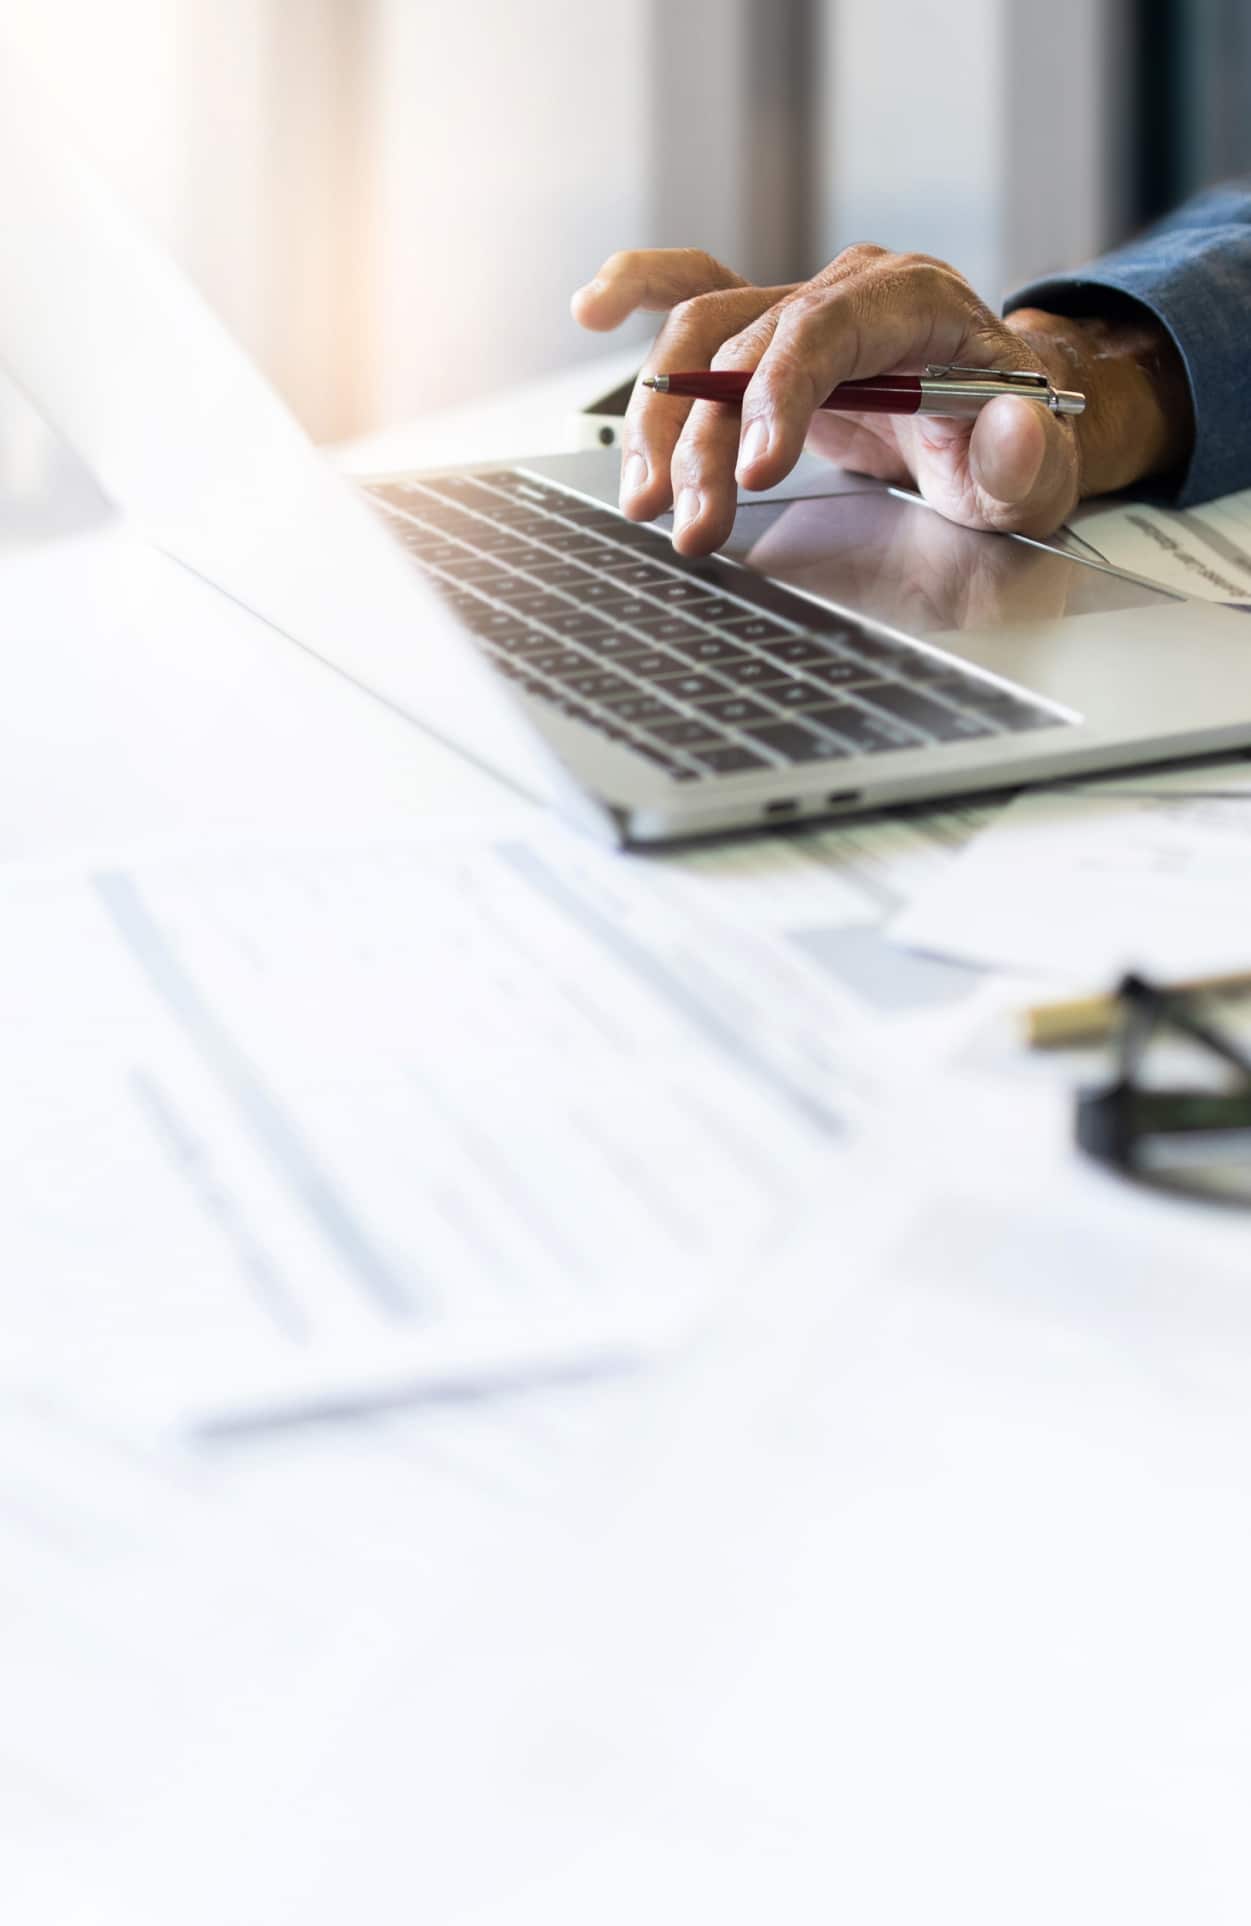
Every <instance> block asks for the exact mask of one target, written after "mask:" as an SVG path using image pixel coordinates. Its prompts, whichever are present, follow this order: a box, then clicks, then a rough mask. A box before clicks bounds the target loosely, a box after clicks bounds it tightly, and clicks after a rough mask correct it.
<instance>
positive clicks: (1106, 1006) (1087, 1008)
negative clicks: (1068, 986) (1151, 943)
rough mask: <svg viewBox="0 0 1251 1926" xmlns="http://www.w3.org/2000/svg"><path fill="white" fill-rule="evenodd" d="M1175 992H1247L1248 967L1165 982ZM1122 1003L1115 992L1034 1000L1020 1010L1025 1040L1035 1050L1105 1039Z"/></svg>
mask: <svg viewBox="0 0 1251 1926" xmlns="http://www.w3.org/2000/svg"><path fill="white" fill-rule="evenodd" d="M1164 987H1165V988H1166V989H1167V990H1168V991H1169V993H1171V994H1172V995H1175V996H1216V997H1221V996H1227V997H1236V996H1249V995H1251V970H1232V971H1229V972H1228V973H1227V974H1225V975H1224V976H1195V977H1191V978H1190V979H1189V980H1188V981H1186V982H1182V983H1170V984H1167V985H1165V986H1164ZM1121 1007H1122V1006H1121V1004H1120V1002H1119V1000H1118V999H1117V998H1116V997H1115V996H1107V995H1105V996H1079V997H1070V998H1068V999H1067V1000H1066V1001H1065V1002H1062V1003H1036V1004H1035V1005H1034V1007H1033V1009H1032V1010H1024V1011H1022V1013H1021V1016H1022V1022H1023V1024H1024V1028H1025V1041H1026V1042H1027V1043H1028V1044H1029V1045H1030V1047H1031V1048H1032V1049H1035V1050H1051V1049H1055V1048H1057V1047H1059V1046H1062V1045H1064V1044H1069V1043H1104V1042H1106V1041H1107V1039H1108V1038H1109V1037H1110V1036H1111V1035H1112V1034H1113V1032H1114V1030H1115V1029H1116V1025H1117V1021H1118V1019H1119V1016H1120V1012H1121Z"/></svg>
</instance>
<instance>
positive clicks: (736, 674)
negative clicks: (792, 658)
mask: <svg viewBox="0 0 1251 1926" xmlns="http://www.w3.org/2000/svg"><path fill="white" fill-rule="evenodd" d="M730 673H731V674H732V676H733V678H734V681H735V682H736V683H737V684H738V685H739V687H740V688H745V689H752V688H771V687H772V686H773V685H774V684H775V683H779V682H789V681H791V680H792V678H791V676H790V675H789V674H788V673H787V671H786V670H785V669H784V668H783V667H782V664H781V663H780V662H771V661H770V660H769V658H768V656H765V655H757V656H753V657H752V659H751V661H750V662H736V663H735V664H734V667H733V669H732V670H731V672H730Z"/></svg>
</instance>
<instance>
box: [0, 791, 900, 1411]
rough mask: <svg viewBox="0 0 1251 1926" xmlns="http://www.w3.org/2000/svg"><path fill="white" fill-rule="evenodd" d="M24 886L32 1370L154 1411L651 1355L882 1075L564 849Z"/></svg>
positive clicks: (19, 1163)
mask: <svg viewBox="0 0 1251 1926" xmlns="http://www.w3.org/2000/svg"><path fill="white" fill-rule="evenodd" d="M0 900H2V901H3V913H4V926H5V942H4V945H3V952H2V954H0V983H2V985H3V990H2V994H3V1001H4V1007H5V1009H6V1010H7V1011H8V1012H9V1023H8V1025H7V1029H8V1033H9V1041H8V1046H7V1048H6V1076H5V1086H4V1092H3V1096H2V1097H0V1158H2V1160H3V1165H4V1169H5V1173H6V1183H5V1186H4V1200H3V1203H2V1204H0V1220H2V1231H0V1234H2V1237H3V1247H4V1250H5V1253H6V1261H5V1282H4V1301H3V1310H2V1312H0V1317H2V1320H3V1327H4V1330H5V1347H4V1358H5V1360H6V1364H7V1368H8V1369H10V1370H11V1371H12V1372H13V1373H15V1374H16V1376H17V1378H18V1379H19V1380H20V1381H23V1382H30V1383H34V1382H45V1381H49V1380H51V1381H55V1382H56V1383H57V1385H58V1386H67V1387H68V1388H70V1389H71V1391H73V1392H75V1393H77V1392H81V1393H82V1394H83V1395H84V1396H87V1397H89V1398H90V1399H91V1400H92V1401H93V1402H94V1403H97V1404H100V1403H103V1404H105V1405H107V1406H108V1407H109V1409H110V1410H119V1411H121V1412H122V1413H124V1414H128V1415H130V1416H131V1417H132V1418H134V1419H136V1420H139V1421H141V1422H143V1421H147V1422H151V1423H153V1424H156V1425H158V1426H161V1425H169V1424H173V1425H177V1424H179V1423H181V1424H184V1425H188V1426H191V1427H196V1426H206V1425H207V1426H213V1425H222V1424H230V1423H232V1422H236V1421H237V1422H248V1421H250V1420H253V1419H264V1418H265V1417H266V1416H267V1415H280V1414H282V1413H284V1412H287V1411H292V1412H298V1411H301V1410H317V1409H318V1408H326V1407H329V1408H345V1407H347V1408H350V1407H352V1406H354V1405H356V1404H359V1403H361V1402H368V1401H369V1400H371V1399H385V1398H387V1397H390V1396H403V1395H405V1394H408V1393H411V1392H413V1391H414V1390H421V1389H422V1388H423V1387H425V1386H429V1385H431V1384H434V1385H438V1384H444V1383H449V1382H450V1383H454V1384H461V1385H468V1386H469V1387H478V1386H480V1385H482V1384H489V1383H490V1382H492V1381H493V1380H494V1379H495V1378H497V1377H499V1376H503V1377H509V1376H512V1377H516V1376H517V1375H518V1373H521V1374H522V1375H524V1374H525V1372H527V1371H531V1372H535V1371H543V1372H546V1371H550V1370H552V1369H560V1368H570V1369H572V1368H577V1367H579V1366H582V1365H588V1364H591V1365H593V1364H596V1363H599V1362H603V1361H605V1360H606V1359H607V1360H614V1359H615V1360H620V1359H621V1358H622V1357H623V1356H633V1355H636V1354H638V1353H639V1352H640V1351H646V1350H647V1349H648V1348H649V1347H651V1346H653V1345H654V1344H655V1343H656V1342H657V1341H661V1340H663V1339H664V1338H666V1337H668V1336H671V1335H672V1334H673V1332H674V1331H675V1329H680V1328H681V1327H682V1326H683V1324H684V1322H685V1320H686V1318H687V1317H688V1315H689V1313H690V1311H691V1310H692V1309H693V1308H694V1306H695V1305H696V1304H697V1303H698V1302H699V1301H700V1299H701V1298H702V1295H703V1293H704V1292H705V1291H706V1290H707V1289H708V1288H709V1287H714V1288H718V1289H720V1288H724V1287H726V1286H729V1285H732V1284H733V1283H734V1281H735V1280H736V1279H744V1278H750V1277H752V1276H754V1275H756V1274H757V1273H758V1272H759V1270H760V1268H761V1267H762V1265H764V1264H766V1263H767V1260H768V1258H769V1255H770V1254H771V1252H772V1251H773V1249H774V1247H775V1243H776V1240H777V1239H779V1238H780V1237H781V1236H782V1235H784V1234H785V1233H786V1232H787V1231H788V1230H789V1229H790V1228H791V1225H792V1221H793V1217H794V1213H795V1211H796V1209H797V1208H798V1200H799V1199H800V1198H801V1197H802V1196H804V1195H805V1194H810V1193H811V1191H812V1189H813V1187H814V1174H815V1173H820V1179H821V1181H820V1183H819V1184H818V1185H817V1188H818V1189H825V1190H828V1188H829V1161H830V1158H831V1156H832V1154H834V1153H835V1152H836V1151H837V1148H838V1145H839V1143H840V1140H841V1139H842V1138H843V1137H844V1135H845V1134H846V1126H847V1122H848V1115H847V1111H848V1106H853V1107H854V1105H855V1104H856V1103H857V1101H858V1100H859V1096H858V1093H859V1092H860V1091H861V1090H862V1087H863V1086H862V1085H861V1084H860V1082H859V1079H858V1076H857V1073H856V1072H855V1070H854V1069H853V1068H852V1066H851V1065H850V1064H848V1063H844V1061H843V1060H842V1049H843V1046H842V1043H841V1041H840V1038H839V1035H838V1025H837V1006H836V1002H835V999H834V997H833V995H832V993H831V992H829V991H827V989H826V987H825V985H824V984H823V983H822V982H821V981H820V980H819V979H818V978H817V977H816V976H815V974H810V973H809V971H808V970H807V969H806V967H805V966H804V964H803V963H802V961H801V960H799V959H798V958H796V959H791V958H789V957H788V956H786V955H785V954H784V953H781V952H780V951H778V950H776V949H774V948H771V947H769V946H768V945H767V944H766V943H764V942H763V941H762V942H760V943H753V942H752V940H751V939H750V937H749V936H748V935H747V933H746V932H738V933H736V935H735V937H734V939H733V941H728V940H720V938H721V931H720V929H719V926H717V925H716V924H713V923H711V922H708V921H705V920H704V919H703V918H702V917H700V918H698V919H696V918H693V917H692V916H690V915H689V914H684V913H683V912H682V911H681V910H680V909H679V908H678V907H677V906H675V905H673V904H672V903H669V902H667V901H665V900H664V899H662V898H661V897H660V896H659V895H658V894H657V893H656V892H655V891H654V890H653V889H652V887H651V886H650V884H648V883H647V882H646V880H645V877H644V875H643V874H641V873H636V871H635V870H634V868H633V867H632V866H630V865H627V864H624V863H622V862H621V861H620V860H618V859H614V858H612V857H611V856H606V855H604V854H603V853H602V852H600V851H598V850H596V849H595V848H594V846H593V845H590V844H589V843H586V842H585V841H583V840H581V839H578V838H575V837H571V836H570V837H567V836H565V835H564V834H563V833H561V832H558V831H553V832H551V840H547V839H546V838H545V836H544V834H543V833H542V832H539V833H536V834H526V835H524V839H523V832H518V833H516V834H514V832H513V831H512V829H511V826H510V827H509V829H508V830H507V831H506V832H505V833H504V835H503V836H502V837H497V838H496V839H495V840H493V841H492V840H487V839H486V838H485V837H484V836H482V835H481V834H479V835H478V836H476V837H470V836H467V835H466V836H463V837H457V836H456V835H452V836H451V837H450V838H449V837H445V838H443V839H442V840H440V841H439V842H437V843H436V842H435V841H434V840H430V841H429V842H427V841H424V840H423V841H420V842H417V843H412V842H408V843H403V844H392V845H385V844H384V845H380V846H374V847H368V846H366V847H360V846H356V847H338V848H329V849H327V848H320V849H318V848H285V849H279V848H273V849H263V850H258V849H257V848H255V847H252V848H249V849H246V850H230V851H224V850H213V851H206V852H198V853H196V852H191V851H188V852H180V853H179V854H178V855H177V856H171V857H170V858H168V859H161V860H160V861H157V862H148V863H146V864H145V865H144V866H143V867H142V868H141V869H134V868H127V867H124V866H116V867H99V868H95V869H93V870H92V871H90V872H89V873H86V874H77V875H72V876H66V875H64V874H62V875H60V876H57V875H49V874H46V873H42V872H41V873H40V874H38V875H34V874H27V875H25V876H21V877H14V878H12V879H11V880H10V881H9V882H7V883H6V885H5V887H4V890H3V896H2V898H0ZM847 1028H848V1030H849V1031H850V1029H851V1025H850V1024H848V1026H847Z"/></svg>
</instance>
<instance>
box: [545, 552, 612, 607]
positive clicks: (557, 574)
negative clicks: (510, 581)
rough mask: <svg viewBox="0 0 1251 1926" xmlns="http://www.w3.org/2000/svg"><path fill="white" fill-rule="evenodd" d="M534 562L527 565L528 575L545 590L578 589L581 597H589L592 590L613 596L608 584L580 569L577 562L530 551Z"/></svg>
mask: <svg viewBox="0 0 1251 1926" xmlns="http://www.w3.org/2000/svg"><path fill="white" fill-rule="evenodd" d="M528 552H532V553H533V554H534V558H535V559H534V560H533V561H530V562H527V563H526V564H525V567H526V573H527V574H528V575H533V576H534V577H535V579H536V581H538V582H539V583H540V584H541V585H542V587H543V588H558V589H576V590H577V592H578V595H579V596H580V597H582V596H585V595H587V594H588V593H589V592H590V590H591V589H592V588H596V589H599V590H602V592H603V593H604V594H605V595H611V594H612V590H611V588H610V587H609V585H608V584H607V583H606V582H601V581H600V580H599V579H598V577H596V576H594V575H590V574H588V573H587V571H586V569H584V568H579V566H578V564H577V563H576V562H558V561H557V560H556V557H555V556H554V555H547V554H544V553H543V551H542V550H534V551H528Z"/></svg>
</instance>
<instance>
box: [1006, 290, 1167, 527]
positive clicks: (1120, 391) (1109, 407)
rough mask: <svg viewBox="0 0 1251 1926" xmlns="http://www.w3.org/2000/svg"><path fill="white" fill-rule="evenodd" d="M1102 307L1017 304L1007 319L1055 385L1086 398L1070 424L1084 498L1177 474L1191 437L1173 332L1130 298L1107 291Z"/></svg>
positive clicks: (1008, 323) (1009, 325)
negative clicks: (1051, 308) (1062, 310)
mask: <svg viewBox="0 0 1251 1926" xmlns="http://www.w3.org/2000/svg"><path fill="white" fill-rule="evenodd" d="M1107 310H1108V311H1107V312H1105V313H1102V314H1098V315H1090V316H1083V317H1077V316H1072V315H1063V314H1051V313H1048V312H1047V311H1046V310H1045V309H1042V308H1018V309H1016V310H1015V312H1014V313H1012V314H1009V315H1008V317H1007V326H1008V327H1009V328H1011V329H1012V331H1013V333H1014V334H1019V335H1020V336H1021V337H1022V338H1023V339H1024V340H1026V341H1028V342H1029V344H1030V346H1031V347H1032V348H1033V349H1034V350H1035V351H1036V352H1037V354H1038V356H1039V359H1040V361H1041V363H1042V364H1043V366H1045V367H1046V369H1047V370H1048V372H1049V373H1050V374H1051V377H1052V379H1053V381H1054V382H1055V383H1056V385H1057V387H1064V388H1077V389H1079V390H1080V391H1081V393H1083V394H1084V395H1085V396H1086V409H1085V412H1084V413H1083V414H1081V415H1079V416H1078V417H1077V418H1076V423H1075V427H1076V435H1077V446H1078V461H1079V486H1080V490H1081V493H1082V495H1083V497H1085V496H1090V495H1107V494H1111V493H1113V492H1114V491H1115V490H1117V489H1122V488H1130V487H1132V486H1133V485H1134V484H1135V483H1136V482H1142V481H1147V480H1151V479H1159V480H1166V479H1167V478H1169V477H1179V476H1180V475H1181V474H1182V473H1183V472H1184V471H1185V468H1186V465H1187V463H1188V462H1189V459H1190V454H1191V449H1192V447H1193V442H1194V415H1193V409H1192V406H1191V399H1190V385H1189V383H1188V381H1187V379H1186V371H1185V368H1184V367H1183V365H1182V360H1181V356H1180V355H1179V354H1178V352H1177V349H1176V347H1175V346H1174V344H1173V341H1172V339H1171V337H1170V336H1169V334H1168V333H1167V331H1166V330H1165V329H1164V328H1163V327H1161V326H1160V325H1159V323H1158V322H1157V321H1155V319H1154V318H1153V317H1152V316H1151V315H1150V314H1149V313H1148V312H1147V311H1146V310H1145V309H1144V308H1140V307H1138V306H1137V305H1136V304H1134V303H1131V302H1118V301H1117V299H1116V298H1115V296H1112V295H1109V296H1108V297H1107Z"/></svg>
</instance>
